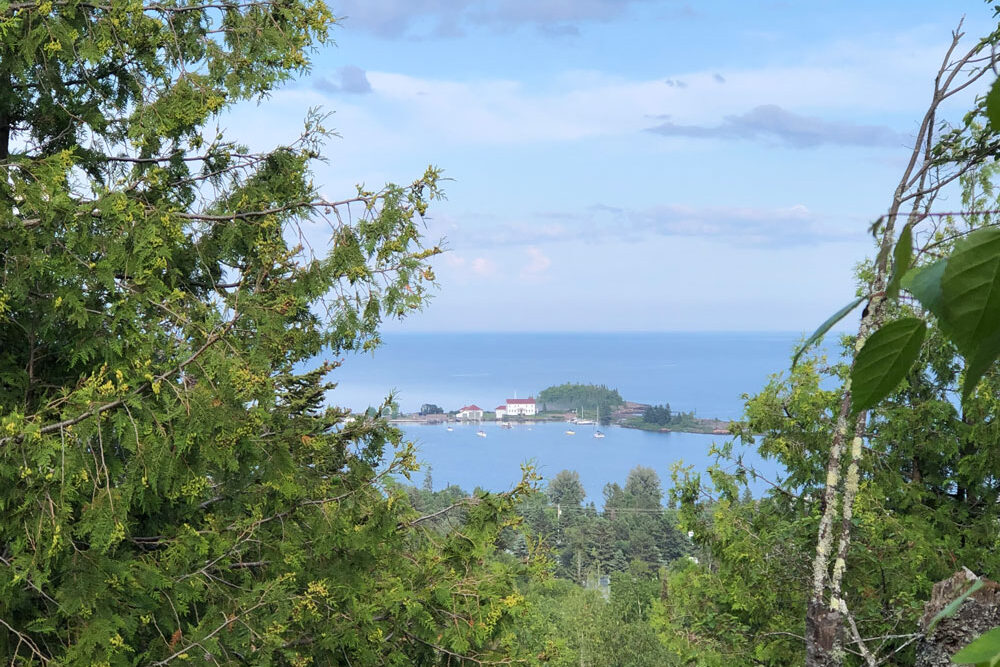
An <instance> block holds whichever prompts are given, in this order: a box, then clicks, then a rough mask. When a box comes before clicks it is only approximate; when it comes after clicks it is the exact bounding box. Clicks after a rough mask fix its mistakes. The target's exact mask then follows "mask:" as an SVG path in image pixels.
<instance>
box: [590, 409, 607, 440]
mask: <svg viewBox="0 0 1000 667" xmlns="http://www.w3.org/2000/svg"><path fill="white" fill-rule="evenodd" d="M592 423H593V424H594V437H595V438H603V437H604V434H603V433H601V432H600V431H599V430H598V429H597V425H598V424H600V423H601V406H599V405H598V406H597V415H596V416H595V417H594V421H593V422H592Z"/></svg>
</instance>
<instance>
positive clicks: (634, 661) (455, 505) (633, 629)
mask: <svg viewBox="0 0 1000 667" xmlns="http://www.w3.org/2000/svg"><path fill="white" fill-rule="evenodd" d="M404 488H405V492H406V494H408V496H409V502H410V503H411V504H412V505H413V507H414V508H416V509H417V510H418V511H419V512H421V513H422V514H423V515H427V516H431V515H433V518H432V519H428V520H427V523H428V524H430V525H431V526H432V527H433V528H432V529H433V530H436V531H439V532H440V533H441V534H442V535H444V534H447V533H448V532H449V531H459V532H461V531H462V530H464V527H465V526H466V525H467V524H468V522H469V520H470V519H469V516H468V509H469V507H470V506H471V504H472V503H475V500H474V497H475V496H474V495H473V496H470V495H469V494H467V493H466V492H465V491H463V490H462V489H460V488H458V487H455V486H451V487H448V488H446V489H444V490H442V491H438V492H432V491H430V490H429V489H428V488H427V485H426V480H425V485H424V487H423V488H421V489H417V488H415V487H404ZM584 495H585V493H584V490H583V486H582V484H581V483H580V478H579V475H578V474H577V473H576V472H571V471H568V470H564V471H562V472H560V473H559V474H557V475H556V476H555V477H554V478H552V479H551V480H550V481H549V483H548V485H547V487H546V488H545V489H542V490H540V491H538V492H537V493H535V494H533V495H531V496H528V497H526V498H524V499H523V500H522V501H521V502H520V503H519V504H518V510H519V512H520V513H521V514H522V515H523V516H524V522H523V525H522V526H521V528H522V530H520V531H514V530H512V529H509V530H507V531H505V532H504V534H503V536H502V537H501V539H500V541H499V542H498V545H497V546H498V549H497V552H498V553H497V554H496V555H495V556H494V557H495V558H497V559H498V560H499V561H505V560H509V561H512V562H516V561H522V560H525V559H527V560H530V557H531V555H532V554H540V553H544V554H547V555H548V558H547V560H546V563H547V565H546V567H544V568H536V569H534V570H532V571H531V572H530V576H522V577H521V578H520V579H519V581H518V588H519V590H520V594H521V595H522V596H523V599H524V611H523V612H521V614H520V615H519V616H518V618H517V619H516V621H515V622H514V623H513V625H512V626H511V628H510V631H511V633H512V634H513V635H514V636H516V637H517V641H518V642H519V644H520V645H521V646H522V648H523V649H524V652H525V654H526V655H528V656H530V658H529V664H542V665H565V666H566V667H570V666H572V667H577V666H578V665H581V664H582V665H586V666H594V667H596V666H598V665H629V666H635V667H640V666H643V667H644V666H646V665H648V666H649V667H661V666H663V665H670V664H673V663H672V661H671V657H670V655H669V652H668V647H667V645H665V644H664V643H663V642H662V641H660V639H659V638H658V636H657V630H656V626H655V625H654V623H653V620H654V619H655V618H656V617H657V614H661V615H662V611H659V610H660V609H661V607H662V603H661V595H662V590H663V584H664V581H665V579H664V577H666V576H667V573H668V571H669V570H668V569H666V568H667V566H674V565H676V564H678V563H681V562H688V553H689V552H690V550H691V548H692V547H691V543H690V541H689V540H688V539H687V538H686V537H684V536H683V535H682V534H681V533H680V532H679V531H678V530H677V528H676V522H677V517H676V515H675V514H674V512H672V511H671V510H667V509H664V508H663V506H662V503H661V501H662V497H663V492H662V489H661V484H660V480H659V478H658V477H657V475H656V473H655V472H654V471H653V470H651V469H649V468H643V467H641V466H640V467H637V468H635V469H634V470H632V471H631V472H630V473H629V475H628V478H627V479H626V480H625V484H624V487H623V486H621V485H619V484H617V483H614V484H609V485H607V487H606V488H605V491H604V508H603V509H602V510H600V511H598V510H597V509H596V507H595V506H594V503H589V504H584V503H583V500H584ZM602 579H603V581H604V582H605V585H602ZM605 596H607V597H606V598H605Z"/></svg>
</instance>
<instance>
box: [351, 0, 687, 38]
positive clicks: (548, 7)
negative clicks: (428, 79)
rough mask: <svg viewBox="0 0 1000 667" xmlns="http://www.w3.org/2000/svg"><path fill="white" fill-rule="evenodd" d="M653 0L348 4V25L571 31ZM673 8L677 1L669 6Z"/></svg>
mask: <svg viewBox="0 0 1000 667" xmlns="http://www.w3.org/2000/svg"><path fill="white" fill-rule="evenodd" d="M646 1H648V0H532V1H531V2H525V1H524V0H342V2H341V3H340V7H339V13H341V14H342V15H344V16H346V17H347V18H348V21H347V24H348V25H349V26H351V27H354V26H357V27H359V28H363V29H365V30H369V31H371V32H374V33H375V34H377V35H379V36H382V37H401V36H404V35H405V36H412V35H414V34H418V35H435V36H442V35H443V36H450V35H456V34H460V33H461V31H462V28H463V27H464V26H466V25H482V26H488V27H492V28H498V29H509V28H514V27H518V26H522V25H533V26H537V27H540V28H548V29H550V30H551V29H552V28H559V27H562V28H563V29H566V30H568V29H571V27H572V24H573V23H576V22H579V21H609V20H611V19H614V18H617V17H619V16H621V15H622V14H624V13H625V12H626V11H627V10H628V8H629V5H631V4H636V3H640V2H646ZM668 4H673V3H668Z"/></svg>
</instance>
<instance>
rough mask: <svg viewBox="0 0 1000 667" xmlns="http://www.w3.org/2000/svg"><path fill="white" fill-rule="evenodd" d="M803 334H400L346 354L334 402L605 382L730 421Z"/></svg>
mask: <svg viewBox="0 0 1000 667" xmlns="http://www.w3.org/2000/svg"><path fill="white" fill-rule="evenodd" d="M800 339H801V336H800V335H799V334H791V333H788V334H783V333H766V334H755V333H749V334H748V333H622V334H618V333H615V334H563V333H560V334H396V335H387V336H386V343H385V345H384V346H383V347H381V348H379V349H378V350H377V351H376V352H375V353H374V355H371V354H362V355H348V356H347V357H346V358H345V359H344V365H343V367H341V368H340V369H338V370H337V371H336V373H335V374H334V376H333V378H334V380H335V381H337V382H339V383H340V384H339V387H338V388H337V390H336V391H335V392H333V395H332V396H331V400H332V401H333V402H334V403H337V404H339V405H343V406H345V407H349V408H352V409H354V410H363V409H364V408H366V407H368V406H369V405H377V404H380V403H381V402H382V400H383V399H384V398H385V396H386V394H387V393H388V392H389V390H391V389H396V390H397V392H398V395H397V401H398V403H399V405H400V408H401V409H402V410H403V411H404V412H415V411H417V410H418V409H419V408H420V405H421V404H423V403H434V404H437V405H439V406H441V407H442V408H444V409H445V410H457V409H458V408H461V407H462V406H464V405H469V404H470V403H475V404H476V405H478V406H480V407H481V408H483V409H487V410H489V409H493V408H495V407H496V406H497V405H500V404H501V403H503V402H504V400H505V399H507V398H513V397H514V394H515V393H516V394H517V396H518V397H520V398H526V397H528V396H534V395H536V394H537V393H538V392H539V391H540V390H542V389H544V388H545V387H548V386H551V385H556V384H562V383H564V382H580V383H586V384H605V385H607V386H608V387H611V388H615V389H618V391H619V392H621V394H622V396H623V397H624V398H625V399H626V400H630V401H637V402H639V403H670V406H671V407H672V408H674V409H675V410H683V411H685V412H687V411H692V410H693V411H695V412H696V413H697V415H698V416H699V417H707V418H712V417H718V418H720V419H733V418H737V417H739V416H740V414H741V413H742V408H743V401H742V399H741V395H742V394H744V393H754V392H756V391H758V390H759V389H760V388H761V387H763V386H764V385H765V384H766V382H767V378H768V376H769V375H770V374H772V373H776V372H778V371H781V370H784V369H786V368H787V367H788V364H789V361H790V359H791V353H792V349H793V347H794V345H795V343H796V342H798V341H799V340H800Z"/></svg>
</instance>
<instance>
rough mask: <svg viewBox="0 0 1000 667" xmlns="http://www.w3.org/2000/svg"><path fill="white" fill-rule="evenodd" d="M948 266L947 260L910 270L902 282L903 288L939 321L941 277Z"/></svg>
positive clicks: (940, 311)
mask: <svg viewBox="0 0 1000 667" xmlns="http://www.w3.org/2000/svg"><path fill="white" fill-rule="evenodd" d="M947 266H948V260H947V258H945V259H939V260H938V261H936V262H934V263H933V264H928V265H927V266H920V267H917V268H915V269H910V270H909V271H907V272H906V275H905V276H903V278H902V280H901V281H900V285H901V286H902V288H903V289H905V290H906V291H907V292H909V293H910V294H912V295H913V296H914V297H916V299H917V300H918V301H919V302H920V304H921V305H922V306H923V307H924V308H926V309H927V310H929V311H930V312H931V313H933V314H934V316H935V317H937V318H938V319H939V320H940V319H941V313H942V301H941V277H942V276H943V275H944V270H945V268H946V267H947Z"/></svg>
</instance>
